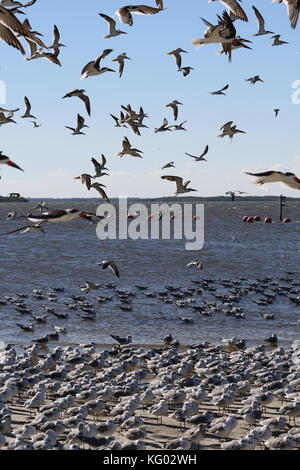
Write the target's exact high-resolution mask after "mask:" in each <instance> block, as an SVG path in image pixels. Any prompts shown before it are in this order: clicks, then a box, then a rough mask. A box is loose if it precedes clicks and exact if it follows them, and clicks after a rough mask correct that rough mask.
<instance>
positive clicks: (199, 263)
mask: <svg viewBox="0 0 300 470" xmlns="http://www.w3.org/2000/svg"><path fill="white" fill-rule="evenodd" d="M190 266H196V268H198V269H203V262H202V261H199V260H198V259H195V260H194V261H190V262H189V263H188V264H187V265H186V267H190Z"/></svg>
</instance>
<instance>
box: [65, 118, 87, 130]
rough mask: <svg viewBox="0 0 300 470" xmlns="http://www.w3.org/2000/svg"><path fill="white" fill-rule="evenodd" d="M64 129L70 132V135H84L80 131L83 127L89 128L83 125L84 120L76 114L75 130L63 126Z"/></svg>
mask: <svg viewBox="0 0 300 470" xmlns="http://www.w3.org/2000/svg"><path fill="white" fill-rule="evenodd" d="M65 127H66V128H67V129H70V130H71V131H72V135H86V134H85V133H84V132H82V131H81V129H84V128H85V127H89V126H87V125H86V124H85V119H84V118H83V117H82V116H80V114H77V126H76V128H74V127H69V126H65Z"/></svg>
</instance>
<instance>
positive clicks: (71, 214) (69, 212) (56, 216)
mask: <svg viewBox="0 0 300 470" xmlns="http://www.w3.org/2000/svg"><path fill="white" fill-rule="evenodd" d="M90 215H94V214H89V213H88V212H83V211H81V210H79V209H51V210H48V211H46V212H42V213H41V214H36V215H35V214H32V213H29V214H27V215H26V218H27V219H28V220H29V221H30V222H43V221H47V222H54V223H56V222H68V221H69V220H73V219H75V218H76V217H82V218H84V219H88V220H90V217H89V216H90Z"/></svg>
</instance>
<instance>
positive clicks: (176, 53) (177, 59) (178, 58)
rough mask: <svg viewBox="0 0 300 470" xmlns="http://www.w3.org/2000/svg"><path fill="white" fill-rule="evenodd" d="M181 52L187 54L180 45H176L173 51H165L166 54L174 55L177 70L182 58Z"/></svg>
mask: <svg viewBox="0 0 300 470" xmlns="http://www.w3.org/2000/svg"><path fill="white" fill-rule="evenodd" d="M181 53H185V54H187V51H184V50H183V49H181V47H178V48H177V49H174V50H173V51H171V52H167V53H166V54H167V55H173V56H174V59H175V62H176V65H177V67H178V70H180V68H181V63H182V58H181V55H180V54H181Z"/></svg>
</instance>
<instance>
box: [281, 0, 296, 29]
mask: <svg viewBox="0 0 300 470" xmlns="http://www.w3.org/2000/svg"><path fill="white" fill-rule="evenodd" d="M283 3H285V5H286V7H287V10H288V15H289V19H290V22H291V26H292V28H293V29H295V28H296V26H297V22H298V18H299V11H300V3H299V0H283Z"/></svg>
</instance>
